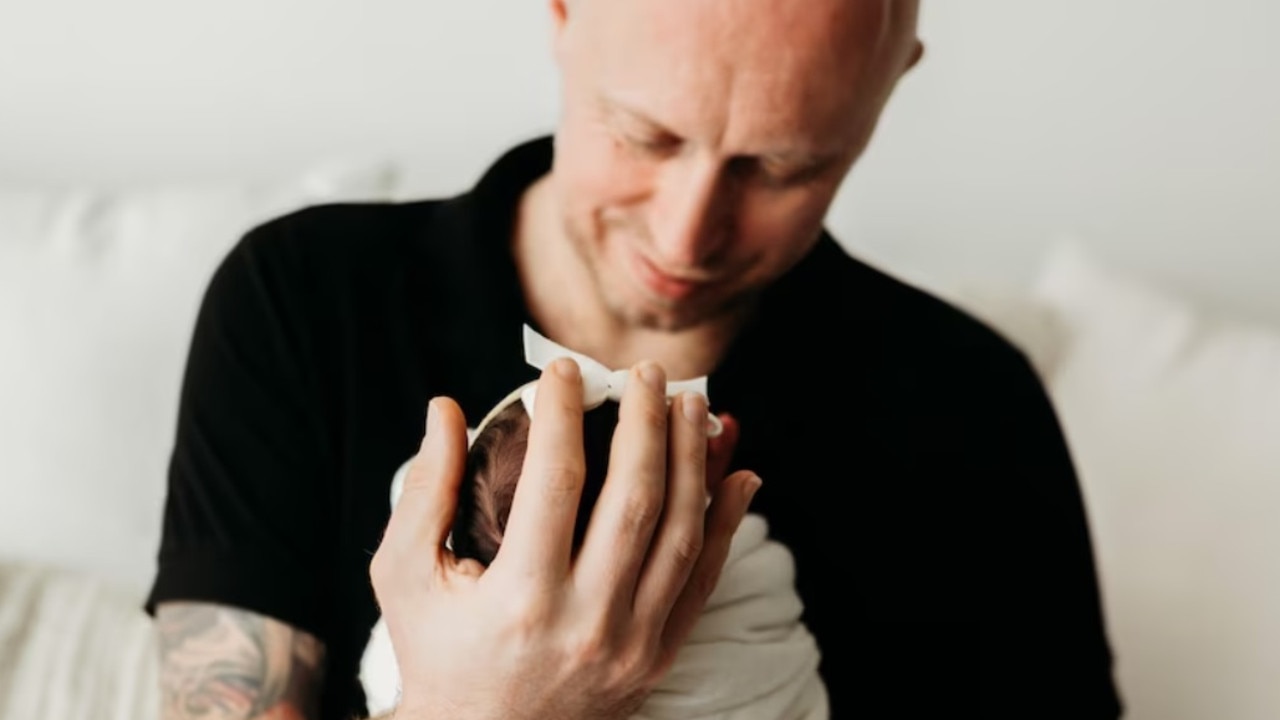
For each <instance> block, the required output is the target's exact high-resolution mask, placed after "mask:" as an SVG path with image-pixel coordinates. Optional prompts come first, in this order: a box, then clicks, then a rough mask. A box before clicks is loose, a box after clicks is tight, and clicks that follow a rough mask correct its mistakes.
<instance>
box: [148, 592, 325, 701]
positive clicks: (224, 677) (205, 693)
mask: <svg viewBox="0 0 1280 720" xmlns="http://www.w3.org/2000/svg"><path fill="white" fill-rule="evenodd" d="M156 625H157V628H158V630H159V638H160V687H161V699H162V702H163V706H164V709H163V713H162V714H161V717H162V718H163V720H197V719H199V720H314V719H315V718H317V717H319V713H318V712H317V711H318V708H319V704H320V681H321V679H322V675H323V672H324V667H323V666H324V645H322V644H321V643H320V641H319V640H317V639H316V638H315V637H313V636H311V635H309V634H307V633H304V632H302V631H300V630H297V629H295V628H293V627H291V626H289V625H286V624H285V623H282V622H280V621H278V620H273V619H271V618H268V617H264V616H262V615H258V614H256V613H252V612H248V611H245V610H238V609H236V608H232V607H227V606H224V605H213V604H203V603H165V604H163V605H161V606H160V608H159V609H158V611H157V612H156Z"/></svg>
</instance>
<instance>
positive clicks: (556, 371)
mask: <svg viewBox="0 0 1280 720" xmlns="http://www.w3.org/2000/svg"><path fill="white" fill-rule="evenodd" d="M706 412H707V408H706V404H705V400H704V399H702V398H701V396H692V395H684V396H681V397H680V398H677V399H676V400H675V401H673V402H671V403H670V408H668V403H667V400H666V396H665V377H664V376H663V374H662V371H661V369H660V368H658V367H657V366H656V365H653V364H651V363H646V364H644V365H643V366H640V367H638V368H637V369H633V370H632V371H631V376H630V378H629V380H628V383H627V387H626V390H625V392H624V396H623V399H622V401H621V408H620V419H619V424H618V428H617V430H616V432H615V434H614V445H613V449H612V452H611V459H610V466H609V470H608V475H607V479H606V481H605V485H604V489H603V490H602V492H601V495H600V498H599V500H598V502H597V505H596V508H595V510H594V511H593V514H592V517H591V521H590V523H589V526H588V529H587V533H586V536H585V538H584V540H583V545H582V548H581V550H580V552H579V553H578V555H577V556H576V557H575V556H574V555H573V553H572V542H573V532H574V521H575V517H576V514H577V511H578V503H579V499H580V497H581V492H582V485H583V478H584V467H585V462H584V459H583V449H582V413H583V407H582V380H581V376H580V375H579V373H578V368H577V366H576V365H575V364H574V363H573V362H572V361H568V360H559V361H557V362H556V363H552V364H551V366H549V367H548V368H547V370H546V372H544V373H543V375H542V377H541V379H540V380H539V387H538V402H537V404H536V406H535V410H534V417H533V418H532V423H531V426H530V437H529V446H528V451H527V454H526V458H525V463H524V469H523V474H522V476H521V479H520V482H519V484H518V486H517V490H516V496H515V499H514V502H513V506H512V509H511V514H510V519H509V521H508V525H507V528H506V532H505V536H504V538H503V542H502V546H501V548H500V550H499V551H498V554H497V556H496V558H495V559H494V561H493V563H491V564H490V566H489V568H488V569H487V570H486V569H484V568H482V567H481V566H480V565H479V564H478V563H476V562H474V561H471V560H459V559H458V558H456V557H454V556H453V555H452V554H451V553H450V552H449V551H448V550H447V549H446V548H445V545H444V543H445V538H446V537H447V535H448V533H449V529H450V527H451V525H452V521H453V516H454V512H455V510H456V508H457V494H458V487H459V483H460V482H461V479H462V476H463V469H464V465H465V462H466V452H467V440H466V423H465V421H464V418H463V416H462V412H461V410H460V409H459V407H458V406H457V404H456V403H454V402H452V401H450V400H448V399H444V398H438V399H436V400H434V401H432V404H431V407H430V409H429V412H428V416H429V419H428V423H427V427H428V429H427V433H426V437H425V438H424V440H423V445H422V448H421V450H420V451H419V453H418V456H417V457H416V458H415V459H414V461H413V463H412V465H411V467H410V470H409V474H408V476H407V478H406V480H405V487H404V492H403V494H402V495H401V498H400V501H399V503H398V504H397V505H396V507H395V509H394V511H393V512H392V516H391V520H390V522H389V523H388V526H387V531H386V534H385V536H384V537H383V540H382V543H381V545H380V546H379V548H378V550H377V552H376V554H375V555H374V558H373V562H372V566H371V568H370V575H371V578H372V581H373V587H374V591H375V593H376V595H377V598H378V602H379V605H380V607H381V610H382V614H383V617H384V618H385V619H386V622H387V626H388V630H389V632H390V636H391V641H392V646H393V647H394V649H395V653H396V659H397V664H398V665H399V668H400V675H401V680H402V684H403V694H402V698H401V704H400V706H399V708H398V709H397V711H396V713H395V716H396V717H397V718H403V719H404V720H411V719H412V720H436V719H437V718H449V719H450V720H472V719H474V720H481V719H483V720H492V719H495V718H503V720H522V719H525V718H528V719H536V720H545V719H546V718H557V719H558V720H577V719H587V718H590V719H592V720H603V719H612V718H618V719H621V718H626V717H629V716H630V715H631V714H633V713H634V711H635V710H636V709H637V708H639V707H640V705H641V704H642V703H643V702H644V700H645V698H646V697H648V694H649V693H650V692H651V691H652V689H653V688H654V686H655V685H656V684H657V682H658V681H659V680H660V679H661V678H662V676H663V675H664V674H665V673H666V672H667V670H668V669H669V668H670V666H671V664H672V662H673V661H674V659H675V655H676V652H677V650H678V649H679V648H680V646H681V645H682V644H683V643H684V641H685V639H686V638H687V636H688V634H689V632H690V630H691V629H692V627H693V625H694V623H695V621H696V620H697V618H698V616H699V614H700V613H701V612H702V609H703V606H704V605H705V604H706V601H707V597H708V596H709V595H710V594H711V591H712V590H713V589H714V588H715V584H716V581H717V579H718V577H719V574H720V571H721V569H722V567H723V565H724V562H725V559H726V557H727V555H728V551H729V543H730V540H731V538H732V536H733V533H734V531H735V530H736V529H737V527H738V523H739V522H740V521H741V520H742V517H743V515H744V514H745V513H746V510H747V506H748V504H749V502H750V499H751V496H752V495H753V494H754V492H755V490H756V489H757V488H758V487H759V479H758V478H757V477H756V476H755V475H754V474H752V473H750V472H745V471H744V472H739V473H735V474H734V475H731V476H729V477H727V478H724V479H723V480H720V477H721V476H722V475H723V473H724V469H725V467H726V466H727V463H728V456H729V454H730V453H731V452H732V450H733V447H732V446H733V444H734V442H735V441H736V428H735V427H734V425H733V423H732V422H728V423H726V428H725V433H724V434H722V435H721V436H720V437H719V438H717V439H716V440H715V441H713V442H712V443H711V444H710V446H708V440H707V435H706ZM708 480H710V481H711V482H708ZM708 493H710V505H708V504H707V500H708Z"/></svg>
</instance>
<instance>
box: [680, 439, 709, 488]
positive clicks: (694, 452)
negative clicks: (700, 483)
mask: <svg viewBox="0 0 1280 720" xmlns="http://www.w3.org/2000/svg"><path fill="white" fill-rule="evenodd" d="M683 455H684V458H683V461H684V465H685V468H687V469H688V470H689V472H690V473H692V474H693V475H695V476H697V478H698V479H699V480H703V479H705V478H706V476H707V452H706V447H705V446H699V445H693V446H692V447H689V448H687V449H686V451H685V452H684V454H683Z"/></svg>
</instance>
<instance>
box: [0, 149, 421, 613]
mask: <svg viewBox="0 0 1280 720" xmlns="http://www.w3.org/2000/svg"><path fill="white" fill-rule="evenodd" d="M396 183H397V174H396V169H395V168H394V166H392V165H390V164H389V163H382V162H380V163H368V164H361V165H350V166H346V167H321V168H319V169H317V170H315V171H312V172H309V173H304V174H301V175H300V176H298V177H296V178H293V179H291V180H288V181H286V182H279V183H264V184H258V185H253V184H236V183H227V184H221V185H219V184H208V185H175V186H172V187H153V188H140V189H136V190H130V191H117V192H105V191H97V190H94V189H90V188H71V189H65V190H57V191H41V190H31V189H27V190H24V189H12V188H10V189H4V188H0V399H2V401H0V498H3V501H0V557H8V558H21V559H26V560H31V561H41V562H49V563H56V564H59V565H63V566H67V567H73V568H80V569H84V570H92V571H95V572H98V573H99V574H100V575H101V576H103V577H106V578H109V579H112V580H115V581H117V582H120V583H122V584H124V585H125V586H127V587H133V588H136V589H138V590H139V592H141V591H142V590H145V587H146V585H147V583H149V581H150V578H151V575H152V573H153V571H154V563H155V560H154V558H155V553H156V551H157V548H158V541H159V532H160V519H161V509H162V503H163V497H164V485H165V477H166V470H167V464H168V455H169V451H170V449H171V446H172V440H173V433H174V419H175V416H176V412H177V402H178V390H179V387H180V383H181V376H182V370H183V366H184V363H185V360H186V352H187V344H188V341H189V337H190V333H191V330H192V327H193V323H194V321H195V316H196V311H197V309H198V307H199V302H200V299H201V297H202V295H203V293H204V289H205V286H206V284H207V282H208V279H209V277H210V276H211V274H212V272H213V270H214V268H215V267H216V265H217V264H218V262H219V261H220V260H221V259H222V257H223V256H224V255H225V253H226V252H227V251H228V250H229V249H230V247H231V246H232V245H233V244H234V243H235V242H236V240H238V239H239V238H240V236H241V235H243V234H244V233H245V231H247V230H248V229H249V228H250V227H251V226H253V225H255V224H257V223H259V222H262V221H264V220H267V219H269V218H271V217H273V216H275V215H278V214H281V213H284V212H287V211H290V210H293V209H296V208H299V207H302V206H304V205H309V204H316V203H322V202H327V201H332V200H381V199H387V198H390V197H391V196H393V195H394V194H395V192H396Z"/></svg>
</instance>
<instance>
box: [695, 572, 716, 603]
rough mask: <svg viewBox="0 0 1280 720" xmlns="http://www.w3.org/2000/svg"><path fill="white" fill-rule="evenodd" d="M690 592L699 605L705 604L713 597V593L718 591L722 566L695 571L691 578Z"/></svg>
mask: <svg viewBox="0 0 1280 720" xmlns="http://www.w3.org/2000/svg"><path fill="white" fill-rule="evenodd" d="M689 584H690V586H691V587H690V588H689V590H690V592H691V593H692V594H693V597H694V599H695V600H696V601H697V603H698V605H699V606H702V605H705V604H706V602H707V600H709V599H710V598H711V595H712V593H714V592H715V591H716V586H717V585H719V584H720V568H719V567H716V568H713V569H709V570H708V571H707V572H702V573H694V574H693V575H692V576H691V577H690V578H689Z"/></svg>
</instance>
